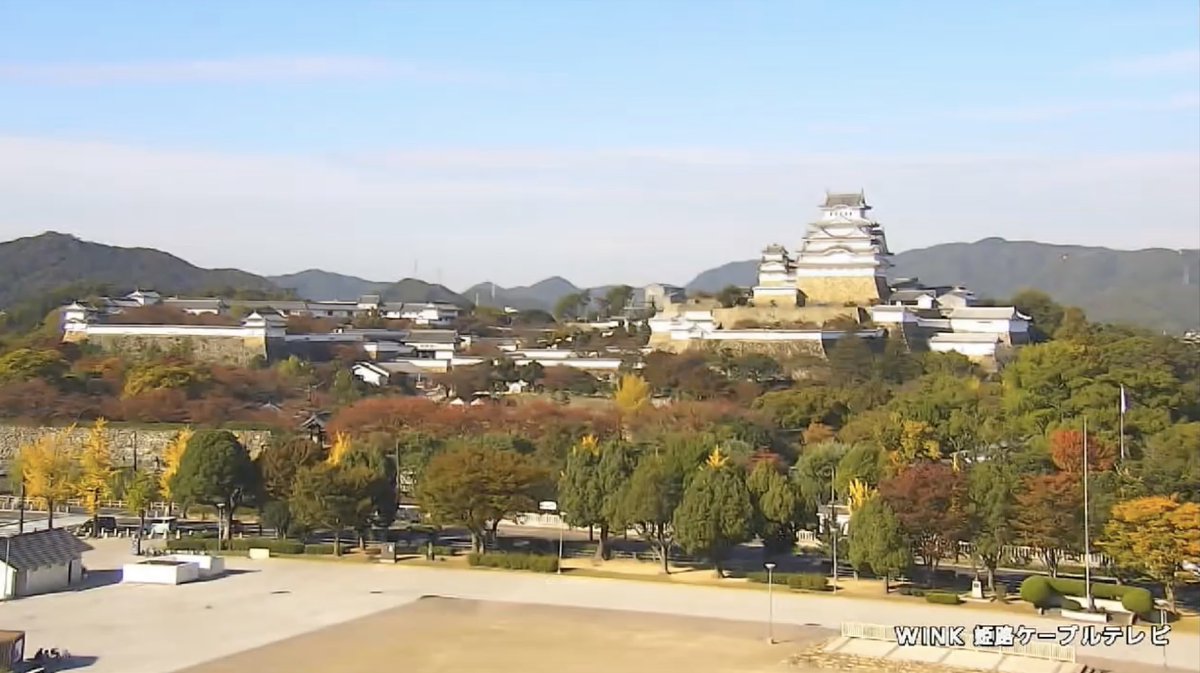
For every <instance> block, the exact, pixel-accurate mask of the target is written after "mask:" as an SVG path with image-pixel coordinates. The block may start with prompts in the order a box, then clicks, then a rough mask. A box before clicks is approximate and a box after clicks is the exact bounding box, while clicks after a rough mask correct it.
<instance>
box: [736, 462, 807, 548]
mask: <svg viewBox="0 0 1200 673" xmlns="http://www.w3.org/2000/svg"><path fill="white" fill-rule="evenodd" d="M746 488H747V489H748V490H749V492H750V500H751V504H752V505H753V507H754V520H753V522H752V526H751V528H752V530H753V533H754V535H757V536H758V537H759V538H760V539H761V540H762V542H763V552H764V554H767V555H770V554H774V553H780V552H785V551H788V550H789V549H791V548H792V545H793V544H794V543H795V541H796V531H797V530H799V524H800V520H801V518H803V512H802V508H801V506H800V503H801V500H800V497H799V493H797V490H796V488H795V486H793V485H792V484H791V483H789V482H788V480H787V478H786V477H784V476H783V475H782V474H780V472H779V470H778V469H777V466H776V463H775V461H771V460H762V461H759V462H758V463H757V464H756V465H755V466H754V469H753V470H751V471H750V476H749V477H748V478H747V479H746Z"/></svg>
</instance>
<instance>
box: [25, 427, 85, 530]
mask: <svg viewBox="0 0 1200 673" xmlns="http://www.w3.org/2000/svg"><path fill="white" fill-rule="evenodd" d="M74 431H75V426H73V425H72V426H71V427H69V428H66V429H64V430H59V431H57V432H51V433H46V434H43V435H42V436H40V437H38V438H37V439H36V440H34V441H33V442H31V443H29V444H26V445H24V446H22V447H21V448H20V450H19V451H18V453H17V468H18V469H19V470H20V473H21V478H22V479H23V480H24V483H25V493H26V495H28V496H29V497H30V498H33V499H34V500H36V501H38V502H40V503H41V504H43V505H45V507H46V510H47V512H49V519H48V521H47V522H46V524H47V526H48V527H50V528H53V527H54V507H55V506H56V505H58V504H60V503H62V502H64V501H66V500H67V499H68V498H70V497H71V496H72V495H74V494H75V484H76V482H77V480H78V477H79V461H78V456H77V453H76V451H75V450H74V449H73V448H72V445H71V441H70V438H71V435H72V433H74Z"/></svg>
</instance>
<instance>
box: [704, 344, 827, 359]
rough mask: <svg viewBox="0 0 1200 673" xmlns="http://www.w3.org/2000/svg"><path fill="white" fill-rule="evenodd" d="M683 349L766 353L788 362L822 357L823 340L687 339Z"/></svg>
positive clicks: (712, 351)
mask: <svg viewBox="0 0 1200 673" xmlns="http://www.w3.org/2000/svg"><path fill="white" fill-rule="evenodd" d="M686 344H687V347H686V348H684V349H683V350H685V351H696V352H701V353H719V352H721V351H729V353H730V354H732V355H733V356H735V357H737V356H739V355H747V354H749V353H761V354H763V355H768V356H770V357H772V358H774V359H775V360H778V361H780V362H788V361H790V360H791V359H792V358H812V357H818V358H824V357H825V342H824V341H732V340H731V341H704V340H696V341H688V342H686Z"/></svg>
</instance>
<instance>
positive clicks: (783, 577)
mask: <svg viewBox="0 0 1200 673" xmlns="http://www.w3.org/2000/svg"><path fill="white" fill-rule="evenodd" d="M790 577H791V574H790V573H771V584H787V583H788V579H789V578H790ZM746 579H748V580H750V581H751V582H757V583H759V584H766V583H767V573H764V572H758V571H756V572H751V573H746Z"/></svg>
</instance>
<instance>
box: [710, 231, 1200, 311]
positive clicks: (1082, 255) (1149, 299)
mask: <svg viewBox="0 0 1200 673" xmlns="http://www.w3.org/2000/svg"><path fill="white" fill-rule="evenodd" d="M892 261H893V263H894V264H895V267H894V268H893V270H892V274H891V275H892V277H894V278H899V277H909V278H911V277H913V276H916V277H919V278H920V279H921V280H922V281H923V282H925V283H927V284H931V285H933V284H962V285H966V286H967V287H970V288H971V289H972V290H974V291H975V293H976V294H977V295H978V296H980V297H991V298H997V299H1003V298H1008V297H1011V296H1012V295H1013V294H1015V293H1016V292H1017V291H1019V290H1021V289H1023V288H1036V289H1039V290H1042V291H1043V292H1046V293H1047V294H1049V295H1050V296H1051V297H1053V298H1054V299H1055V300H1056V301H1058V302H1059V303H1062V304H1066V305H1071V306H1079V307H1081V308H1083V309H1084V311H1086V312H1087V314H1088V317H1089V318H1090V319H1092V320H1096V321H1103V322H1120V323H1131V324H1138V325H1141V326H1143V327H1146V328H1149V329H1153V330H1165V331H1168V332H1172V333H1178V332H1182V331H1184V330H1187V329H1195V328H1197V327H1200V250H1182V251H1181V250H1166V249H1163V248H1151V249H1147V250H1112V249H1110V248H1099V247H1089V246H1081V245H1052V244H1049V243H1037V242H1034V241H1007V240H1004V239H1002V238H985V239H983V240H981V241H976V242H974V243H944V244H941V245H935V246H932V247H929V248H919V249H916V250H906V251H905V252H902V253H899V254H897V255H896V256H895V258H894V259H893V260H892ZM756 266H757V262H756V261H755V260H747V261H744V262H732V263H729V264H725V265H723V266H720V267H717V268H714V269H709V270H708V271H705V272H703V273H701V274H700V275H698V276H696V278H695V279H694V280H692V282H691V283H689V284H688V289H689V290H692V291H705V292H715V291H717V290H720V289H721V288H722V287H724V286H726V285H731V284H732V285H742V286H750V285H753V284H754V280H755V278H754V277H755V270H756Z"/></svg>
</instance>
